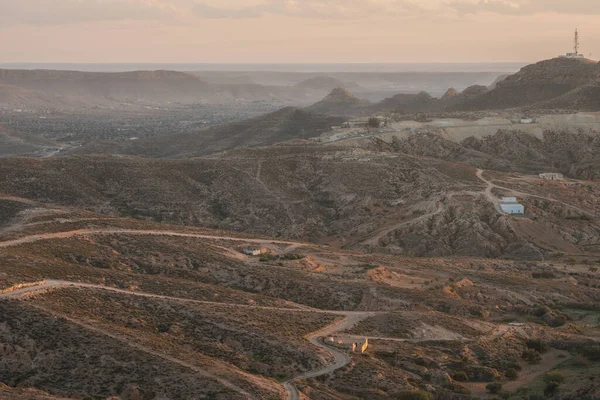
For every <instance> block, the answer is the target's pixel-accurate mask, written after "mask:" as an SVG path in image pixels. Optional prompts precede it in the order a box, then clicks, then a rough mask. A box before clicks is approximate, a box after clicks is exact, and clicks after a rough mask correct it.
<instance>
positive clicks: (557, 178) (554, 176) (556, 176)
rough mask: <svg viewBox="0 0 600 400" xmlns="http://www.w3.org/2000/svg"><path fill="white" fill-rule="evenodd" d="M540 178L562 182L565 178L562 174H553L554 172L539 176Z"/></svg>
mask: <svg viewBox="0 0 600 400" xmlns="http://www.w3.org/2000/svg"><path fill="white" fill-rule="evenodd" d="M540 178H542V179H545V180H547V181H564V180H565V176H564V175H563V174H559V173H554V172H552V173H550V172H548V173H544V174H540Z"/></svg>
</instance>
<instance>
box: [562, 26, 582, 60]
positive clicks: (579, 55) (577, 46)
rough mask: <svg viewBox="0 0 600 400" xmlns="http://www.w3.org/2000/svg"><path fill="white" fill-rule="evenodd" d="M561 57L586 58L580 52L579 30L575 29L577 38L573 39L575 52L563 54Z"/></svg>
mask: <svg viewBox="0 0 600 400" xmlns="http://www.w3.org/2000/svg"><path fill="white" fill-rule="evenodd" d="M561 58H585V56H584V55H583V54H580V53H579V30H578V29H575V39H574V40H573V53H567V55H564V56H561Z"/></svg>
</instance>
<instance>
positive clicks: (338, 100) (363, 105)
mask: <svg viewBox="0 0 600 400" xmlns="http://www.w3.org/2000/svg"><path fill="white" fill-rule="evenodd" d="M370 104H371V103H370V102H369V101H368V100H361V99H359V98H357V97H356V96H355V95H353V94H352V93H350V92H349V91H348V90H346V89H343V88H341V87H337V88H335V89H333V90H332V91H331V93H329V94H328V95H327V96H326V97H325V98H324V99H323V100H321V101H319V102H318V103H315V104H313V105H312V106H310V107H308V110H310V111H313V112H317V113H321V114H329V115H347V116H353V115H361V114H365V113H367V112H368V106H369V105H370Z"/></svg>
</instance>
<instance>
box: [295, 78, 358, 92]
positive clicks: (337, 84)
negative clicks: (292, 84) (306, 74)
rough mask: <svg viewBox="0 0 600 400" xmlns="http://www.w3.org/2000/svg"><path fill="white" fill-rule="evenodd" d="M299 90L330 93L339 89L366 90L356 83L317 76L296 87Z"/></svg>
mask: <svg viewBox="0 0 600 400" xmlns="http://www.w3.org/2000/svg"><path fill="white" fill-rule="evenodd" d="M296 87H297V88H301V89H310V90H322V91H330V90H334V89H337V88H342V89H347V90H353V91H362V90H365V89H364V88H363V87H361V86H360V85H358V84H356V83H354V82H344V81H342V80H340V79H337V78H333V77H330V76H317V77H314V78H310V79H306V80H304V81H302V82H300V83H298V84H297V85H296Z"/></svg>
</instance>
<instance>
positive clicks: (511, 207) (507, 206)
mask: <svg viewBox="0 0 600 400" xmlns="http://www.w3.org/2000/svg"><path fill="white" fill-rule="evenodd" d="M500 208H501V209H502V211H503V212H504V213H505V214H510V215H523V214H525V206H524V205H523V204H519V203H502V204H500Z"/></svg>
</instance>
